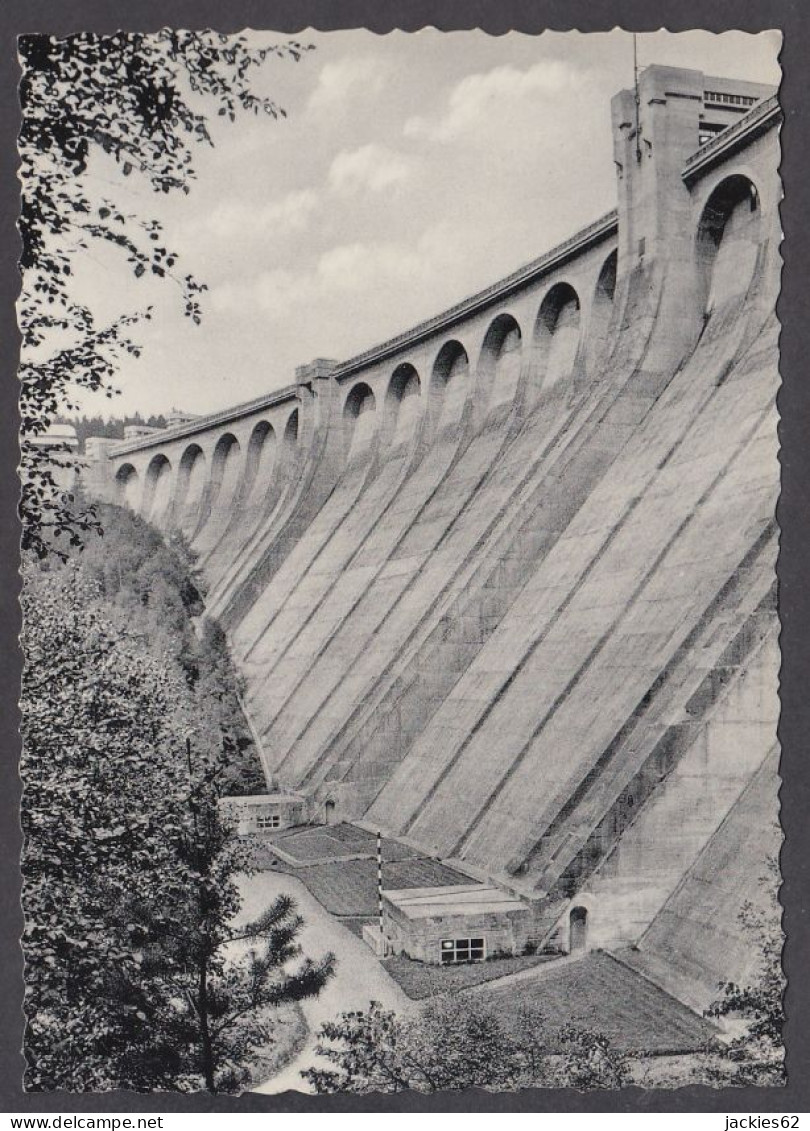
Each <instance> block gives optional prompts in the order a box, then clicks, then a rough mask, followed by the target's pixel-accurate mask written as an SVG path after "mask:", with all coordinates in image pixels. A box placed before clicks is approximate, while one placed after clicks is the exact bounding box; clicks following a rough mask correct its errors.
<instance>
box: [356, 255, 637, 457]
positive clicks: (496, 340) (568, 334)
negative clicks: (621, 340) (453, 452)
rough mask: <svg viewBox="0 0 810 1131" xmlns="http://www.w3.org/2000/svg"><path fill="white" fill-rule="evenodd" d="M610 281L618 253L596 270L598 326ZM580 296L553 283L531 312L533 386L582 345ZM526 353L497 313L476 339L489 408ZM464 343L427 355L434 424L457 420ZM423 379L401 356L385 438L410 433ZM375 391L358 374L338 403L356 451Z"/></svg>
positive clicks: (560, 374)
mask: <svg viewBox="0 0 810 1131" xmlns="http://www.w3.org/2000/svg"><path fill="white" fill-rule="evenodd" d="M615 287H616V252H615V251H612V252H611V253H610V254H609V255H608V256H607V258H606V260H605V262H604V264H603V265H602V268H601V270H600V272H599V276H598V280H597V286H596V293H595V296H594V299H593V309H594V312H595V317H596V318H597V321H598V332H600V333H604V330H605V329H606V327H607V321H608V318H609V316H610V307H611V304H612V301H613V296H614V292H615ZM580 315H581V303H580V298H579V295H578V294H577V291H576V290H575V289H574V287H573V286H572V285H571V284H570V283H567V282H559V283H555V284H554V285H553V286H552V287H551V288H550V289H549V291H548V292H547V293H546V295H545V296H544V298H543V300H542V302H541V304H540V308H539V310H538V313H537V317H536V321H535V325H534V331H533V335H532V338H531V341H530V347H531V349H532V351H533V358H532V360H533V363H534V367H535V369H536V371H537V373H538V376H539V381H538V389H540V388H542V389H550V388H552V387H553V386H555V385H557V384H558V383H559V382H560V381H562V380H563V379H564V378H566V377H568V376H570V374H571V372H572V371H573V368H574V363H575V360H576V356H577V352H578V350H579V345H580V333H581V326H580ZM524 357H525V335H524V332H523V329H522V328H521V326H520V324H519V323H518V320H517V319H516V318H515V316H514V315H512V314H509V313H506V312H504V313H501V314H498V315H497V316H496V317H495V318H494V319H493V320H492V322H491V323H490V325H489V327H488V329H487V331H486V333H485V335H484V339H483V343H482V345H481V349H480V353H479V357H478V364H477V367H476V375H477V381H478V388H479V392H480V393H481V396H482V399H485V401H486V403H485V404H482V407H483V408H485V409H486V410H487V411H490V412H491V411H493V410H494V409H496V408H497V407H498V406H499V405H506V404H509V403H511V402H512V400H513V398H514V396H515V394H516V392H517V389H518V383H519V380H520V375H521V371H522V366H523V362H524ZM470 369H471V365H470V358H469V354H468V351H467V349H466V348H465V346H464V345H463V344H462V342H461V341H459V340H458V339H455V338H453V339H450V340H448V341H446V342H444V343H443V345H442V346H441V348H440V349H439V351H438V353H437V355H436V358H435V360H434V362H433V366H432V370H431V374H430V380H429V383H428V391H427V404H428V409H429V413H430V416H431V418H432V419H433V420H434V421H436V422H437V427H439V428H440V429H445V428H450V427H453V426H456V425H457V424H458V423H459V421H460V419H461V416H462V413H463V411H464V405H465V402H466V399H467V393H468V384H467V379H468V377H469V374H470ZM421 395H422V383H421V379H420V377H419V374H418V373H417V371H416V369H415V367H414V366H413V365H412V364H410V363H408V362H405V363H402V364H400V365H398V366H397V367H396V369H395V370H394V372H393V373H392V375H391V377H390V379H389V382H388V386H387V389H386V391H385V395H384V398H383V414H382V415H383V420H382V429H383V440H384V442H385V443H386V445H387V446H388V445H390V446H394V447H396V446H397V445H398V444H399V443H400V442H404V440H405V439H406V438H407V437H409V436H410V435H411V434H412V431H413V425H414V423H415V420H416V417H417V415H418V413H419V411H420V403H419V402H420V398H421ZM376 409H377V403H376V398H375V394H374V392H373V390H372V388H371V386H370V385H369V383H368V382H367V381H364V380H362V379H361V380H358V381H356V382H355V383H354V385H352V387H351V388H350V389H349V392H348V394H347V396H346V399H345V402H344V409H343V413H344V420H345V421H347V422H348V425H349V427H350V429H351V439H350V452H351V454H352V455H353V456H357V455H359V454H360V453H361V452H362V451H365V450H366V449H367V448H368V445H369V444H370V442H371V437H372V436H373V433H374V429H375V427H376V421H375V416H374V414H375V412H376Z"/></svg>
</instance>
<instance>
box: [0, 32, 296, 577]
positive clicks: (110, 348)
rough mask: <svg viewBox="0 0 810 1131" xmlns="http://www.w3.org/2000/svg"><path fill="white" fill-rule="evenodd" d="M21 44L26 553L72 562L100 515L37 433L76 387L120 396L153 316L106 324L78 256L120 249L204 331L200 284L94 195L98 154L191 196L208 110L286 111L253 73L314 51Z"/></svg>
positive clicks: (61, 452) (175, 42) (136, 37)
mask: <svg viewBox="0 0 810 1131" xmlns="http://www.w3.org/2000/svg"><path fill="white" fill-rule="evenodd" d="M18 42H19V51H20V57H21V60H22V67H23V74H22V80H21V83H20V101H21V104H22V126H21V129H20V134H19V152H20V161H21V167H20V176H21V181H22V200H21V211H20V219H19V230H20V235H21V237H22V252H21V255H20V268H21V272H22V293H21V296H20V301H19V304H18V313H19V323H20V329H21V333H22V351H21V363H20V379H21V393H20V410H21V417H22V427H21V433H22V439H21V449H22V466H23V476H22V479H23V483H22V493H21V501H20V513H21V517H22V520H23V546H24V547H25V548H28V549H31V550H32V551H33V552H34V553H35V554H37V555H38V556H39V557H46V556H48V555H49V554H52V553H54V552H56V553H57V554H61V553H64V550H63V549H62V548H60V541H61V540H62V539H67V541H68V542H69V543H70V544H71V545H78V544H79V543H80V537H81V533H82V532H83V531H86V530H88V529H90V528H92V527H93V526H94V525H95V524H96V519H95V516H94V514H93V512H92V508H88V507H84V508H81V507H77V506H76V505H75V500H74V499H73V498H72V496H71V493H70V491H66V489H65V487H64V486H63V485H62V481H61V480H62V479H63V471H64V470H68V471H69V470H70V469H71V468H72V467H73V466H74V465H75V457H73V456H72V455H71V454H70V452H69V451H68V450H67V449H66V448H59V447H52V448H47V449H46V448H43V447H41V446H39V447H38V446H37V445H36V443H35V442H34V441H35V438H36V437H37V436H41V435H43V434H44V433H45V432H46V430H47V428H48V425H49V423H50V422H51V421H53V420H54V418H55V417H56V415H57V414H58V413H60V412H69V411H72V410H75V409H76V405H75V404H74V403H73V399H72V398H73V396H74V395H75V390H76V389H89V390H94V391H97V390H104V391H105V392H106V393H107V395H109V396H112V395H114V392H115V386H114V380H115V374H116V371H117V367H118V364H119V362H120V360H121V358H122V357H123V356H124V355H125V354H131V355H134V356H137V355H138V353H139V346H138V345H137V343H136V342H135V341H134V339H133V337H132V331H133V328H134V326H135V325H136V323H138V322H139V321H140V320H142V319H148V318H149V317H150V313H151V311H150V309H149V308H147V309H145V310H142V311H134V312H133V311H130V312H123V313H122V314H121V315H120V317H118V318H117V319H114V320H113V321H112V322H109V323H107V324H106V325H99V324H98V322H97V320H96V318H95V317H94V315H93V312H92V311H91V310H90V309H88V308H87V306H85V305H82V304H81V303H80V302H78V301H76V299H75V298H74V297H73V296H72V294H71V284H72V280H73V277H74V275H75V266H76V258H77V256H81V255H82V254H84V253H86V252H87V251H88V249H89V247H90V245H91V243H93V242H98V243H100V244H101V245H104V246H108V247H111V248H114V249H116V250H117V251H119V252H120V253H121V255H122V256H123V259H124V261H125V263H126V264H127V266H128V268H129V269H130V270H131V271H132V272H133V274H134V275H135V276H136V277H137V278H142V277H144V276H146V277H155V278H159V279H167V280H172V281H173V282H174V283H175V284H176V285H177V287H178V288H179V292H180V295H181V297H182V301H183V304H184V308H185V313H186V314H187V315H188V317H190V318H191V319H192V321H194V322H195V323H197V322H199V321H200V318H201V308H200V294H201V292H202V291H203V290H204V289H205V288H204V285H203V284H202V283H199V282H197V281H196V280H195V279H194V278H193V277H192V276H191V275H188V274H185V275H183V274H181V273H180V272H179V269H178V264H177V255H176V253H174V252H173V251H171V249H170V248H168V247H167V246H166V244H165V241H164V238H163V232H162V229H161V225H160V224H159V223H158V222H157V221H155V220H150V219H148V218H144V217H138V216H135V215H132V214H130V213H127V212H126V211H125V210H123V209H122V208H121V207H120V206H119V205H118V204H117V203H116V201H115V200H114V199H112V198H110V199H103V200H99V201H95V200H93V199H91V193H90V191H89V189H88V185H87V176H86V174H87V172H88V165H89V162H90V160H91V157H93V155H94V154H95V155H98V156H100V155H106V159H107V161H108V162H109V163H111V164H112V165H113V168H114V169H115V170H116V172H117V174H120V176H122V177H129V176H132V175H134V176H136V177H137V176H140V177H142V178H144V179H145V180H146V182H147V183H148V184H149V185H150V186H151V188H152V189H154V191H155V192H160V193H170V192H177V191H179V192H185V193H187V192H188V191H189V189H190V186H191V184H192V182H193V180H194V177H195V170H194V165H193V150H194V147H195V146H196V145H198V144H208V145H210V144H212V139H211V133H210V131H209V126H208V119H207V117H206V111H207V112H208V113H209V114H210V113H213V112H214V111H215V112H216V115H217V116H218V117H222V118H224V119H226V120H228V121H231V122H232V121H234V120H235V118H236V114H237V112H238V111H246V112H251V113H254V114H259V113H261V114H265V115H268V116H269V117H271V118H277V117H278V116H279V115H283V113H284V111H283V110H281V109H280V107H278V106H277V105H276V104H275V102H273V101H272V100H271V99H267V98H262V97H260V96H258V95H256V94H255V93H254V91H253V89H252V86H251V78H252V75H253V73H254V72H255V70H256V68H257V67H259V66H260V65H261V64H263V63H264V62H265V60H266V59H267V58H269V57H270V56H275V57H277V58H290V59H294V60H297V59H299V58H300V57H301V55H302V53H303V52H304V51H305V50H308V48H307V47H305V46H303V45H301V44H299V43H297V42H294V41H290V42H288V43H286V44H281V45H279V44H271V45H267V46H263V47H261V48H260V49H255V48H251V47H249V46H248V42H247V40H246V38H245V37H244V36H225V35H217V34H216V33H214V32H210V31H202V32H193V31H176V30H170V29H168V28H164V29H163V30H161V31H159V32H156V33H154V34H148V35H146V34H141V33H132V32H119V33H117V34H116V35H112V36H108V37H100V36H97V35H91V34H89V33H81V34H77V35H71V36H67V37H66V38H64V39H56V38H54V37H51V36H46V35H24V36H21V37H20V39H19V41H18ZM48 533H50V534H52V535H53V536H54V537H47V536H46V535H47V534H48Z"/></svg>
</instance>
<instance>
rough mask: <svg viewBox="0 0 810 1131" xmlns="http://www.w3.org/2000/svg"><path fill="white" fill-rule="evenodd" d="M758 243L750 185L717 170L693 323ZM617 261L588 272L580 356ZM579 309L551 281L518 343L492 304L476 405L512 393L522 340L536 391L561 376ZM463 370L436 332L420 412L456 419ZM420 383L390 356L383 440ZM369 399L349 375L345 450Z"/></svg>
mask: <svg viewBox="0 0 810 1131" xmlns="http://www.w3.org/2000/svg"><path fill="white" fill-rule="evenodd" d="M761 243H762V231H761V223H760V207H759V193H758V191H757V189H756V187H755V185H754V184H753V182H752V181H751V180H750V179H749V178H748V177H746V176H743V175H741V174H734V175H732V176H730V177H727V178H725V179H724V180H723V181H721V182H720V183H719V184H718V185H717V186H716V188H715V189H714V190H713V191H712V193H711V194H710V196H709V199H708V201H707V203H706V205H705V206H704V208H703V210H702V213H701V216H700V220H699V223H698V226H697V233H696V247H695V262H696V267H697V279H696V283H697V285H696V288H695V303H696V308H695V312H694V313H695V319H696V323H697V322H698V321H699V320H700V318H706V317H707V316H708V315H709V314H711V313H712V312H713V311H715V310H717V309H719V308H720V307H721V306H724V305H726V304H728V303H729V302H731V301H733V300H735V299H738V298H739V297H740V296H741V295H742V294H744V293H745V291H747V289H748V287H749V286H750V284H751V280H752V278H753V276H754V273H755V271H756V267H757V262H758V256H759V252H760V247H761ZM617 265H618V261H617V252H616V251H615V250H614V251H612V252H611V253H610V254H609V255H608V256H607V258H606V259H605V260H604V262H603V264H602V267H601V269H600V271H599V274H598V276H597V281H596V286H595V288H594V292H593V295H592V299H591V308H590V318H589V324H588V339H589V348H588V351H586V354H585V362H586V364H588V363H589V362H590V361H592V360H593V355H594V354H595V353H596V352H597V350H598V349H599V347H600V345H601V344H603V343H604V341H605V338H606V334H607V330H608V325H609V321H610V317H611V312H612V308H613V301H614V297H615V293H616V278H617ZM581 316H582V303H581V301H580V296H579V294H578V293H577V291H576V290H575V288H574V287H573V286H572V285H571V283H568V282H565V281H562V282H557V283H555V284H554V285H553V286H552V287H551V288H550V289H549V291H548V292H547V293H546V294H545V296H544V297H543V299H542V302H541V303H540V307H539V310H538V312H537V316H536V318H535V322H534V327H533V330H532V334H531V337H530V339H529V341H528V345H527V340H526V337H525V335H524V332H523V330H522V328H521V326H520V325H519V324H518V321H517V319H516V318H515V317H514V316H513V315H512V314H508V313H501V314H498V315H497V316H496V317H495V318H494V319H493V321H492V322H491V323H490V325H489V327H488V329H487V331H486V334H485V335H484V340H483V343H482V346H481V349H480V354H479V358H478V365H477V369H476V373H477V379H478V382H479V384H478V388H477V399H478V400H479V401H481V402H484V407H485V408H486V410H487V411H492V410H493V409H494V408H497V407H498V405H501V404H503V405H505V404H508V403H511V402H512V400H513V398H514V395H515V393H516V392H517V387H518V381H519V379H520V373H521V368H522V366H523V364H524V360H525V359H526V353H527V348H528V350H530V351H531V356H530V358H529V359H528V360H529V362H530V364H531V366H532V369H533V373H534V379H535V382H536V387H535V391H536V392H539V391H541V390H542V391H547V390H549V389H552V388H553V387H555V386H557V385H559V384H560V382H562V381H564V380H565V378H567V377H569V376H570V375H571V373H572V372H573V369H574V366H575V363H576V360H577V356H578V353H579V352H580V348H581V347H580V341H581V335H582V324H581ZM589 354H590V356H589ZM469 371H470V359H469V356H468V353H467V350H466V349H465V347H464V346H463V345H462V343H461V342H460V341H458V340H456V339H452V340H450V341H447V342H445V343H444V345H443V346H442V347H441V349H440V350H439V352H438V354H437V356H436V359H435V361H434V363H433V367H432V371H431V374H430V380H429V385H428V394H427V403H428V411H429V414H430V416H431V417H432V418H433V419H440V427H445V426H448V425H453V424H457V423H458V421H459V419H460V417H461V413H462V411H463V407H464V402H465V398H466V393H467V389H466V384H467V383H466V378H467V376H468V375H469ZM421 391H422V390H421V383H420V378H419V375H418V374H417V372H416V370H415V369H414V367H413V366H412V365H409V364H403V365H400V366H398V367H397V369H396V370H395V371H394V373H393V374H392V376H391V379H390V382H389V385H388V389H387V391H386V394H385V403H384V409H385V411H384V417H383V429H384V434H385V439H386V441H388V442H392V443H396V442H397V438H398V437H399V436H400V435H404V434H405V433H406V432H407V431H408V428H409V424H410V423H411V421H412V417H413V415H414V409H415V405H414V403H412V402H411V403H410V405H409V408H408V411H405V412H403V405H408V398H409V397H419V396H420V395H421ZM375 409H376V402H375V396H374V393H373V391H372V389H371V387H370V385H369V384H368V383H367V382H365V381H363V380H360V381H358V382H357V383H355V384H354V385H353V386H352V388H351V389H350V391H349V393H348V396H347V398H346V401H345V406H344V416H345V418H348V420H349V421H350V424H351V425H352V427H353V431H352V440H351V449H352V451H357V450H360V449H363V450H364V449H365V448H367V446H368V444H369V443H370V438H371V435H372V434H373V429H374V426H375V425H374V417H373V414H374V412H375ZM358 422H359V426H358Z"/></svg>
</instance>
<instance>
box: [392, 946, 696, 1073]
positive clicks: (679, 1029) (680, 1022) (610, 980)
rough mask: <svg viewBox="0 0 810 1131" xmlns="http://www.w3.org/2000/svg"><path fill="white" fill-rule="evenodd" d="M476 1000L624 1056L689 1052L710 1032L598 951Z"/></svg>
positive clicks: (493, 989) (484, 993)
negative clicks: (591, 1037)
mask: <svg viewBox="0 0 810 1131" xmlns="http://www.w3.org/2000/svg"><path fill="white" fill-rule="evenodd" d="M406 992H407V991H406ZM480 999H481V1000H482V1001H485V1002H487V1003H488V1004H489V1005H490V1006H491V1007H492V1009H493V1010H495V1011H496V1012H503V1014H504V1015H505V1017H506V1018H509V1017H513V1016H514V1013H515V1009H516V1008H517V1007H518V1006H520V1005H527V1006H531V1007H533V1008H536V1009H539V1010H541V1011H542V1012H543V1013H544V1014H545V1016H546V1018H547V1020H548V1027H549V1029H550V1030H557V1029H559V1028H562V1026H564V1025H569V1024H570V1025H576V1026H579V1027H581V1028H584V1029H596V1030H599V1031H600V1032H602V1033H604V1034H605V1036H606V1037H608V1038H609V1039H610V1041H611V1042H612V1043H613V1044H614V1045H615V1046H616V1047H617V1048H620V1049H623V1050H626V1051H628V1052H631V1051H643V1052H651V1053H664V1052H689V1051H692V1050H695V1049H699V1048H702V1047H703V1045H704V1044H705V1043H706V1041H707V1040H708V1039H709V1037H711V1035H712V1034H713V1033H715V1032H716V1030H715V1028H714V1026H713V1025H711V1024H710V1023H709V1022H708V1021H707V1020H706V1019H705V1018H702V1017H698V1016H697V1015H696V1014H694V1013H692V1012H691V1010H689V1009H687V1008H686V1006H685V1005H681V1003H680V1002H679V1001H676V1000H675V998H673V997H670V996H669V994H666V993H664V991H663V990H659V989H658V988H657V987H656V986H654V985H653V984H652V983H651V982H648V981H647V980H646V979H645V978H642V977H641V976H640V975H638V974H636V973H635V972H634V971H631V970H628V969H627V967H625V966H622V965H621V964H620V963H618V962H616V961H615V960H614V959H612V958H611V957H610V956H609V955H607V954H603V953H600V952H598V951H595V952H594V953H592V954H589V955H587V956H586V957H585V958H583V959H581V960H580V961H579V962H572V963H570V964H566V965H563V966H559V967H558V968H556V969H553V968H549V969H547V970H543V971H540V970H539V971H538V972H537V977H530V978H524V979H521V980H520V981H518V982H515V983H513V984H512V985H509V984H507V985H504V986H492V987H491V988H488V989H484V990H482V991H481V995H480Z"/></svg>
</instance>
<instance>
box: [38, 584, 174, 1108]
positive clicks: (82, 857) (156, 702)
mask: <svg viewBox="0 0 810 1131" xmlns="http://www.w3.org/2000/svg"><path fill="white" fill-rule="evenodd" d="M97 595H98V594H97V589H96V587H95V586H94V585H93V584H92V583H88V582H87V581H86V579H85V578H84V577H82V575H81V573H80V572H79V571H77V570H75V569H73V568H70V567H68V568H67V569H66V570H64V571H60V572H59V573H53V572H48V573H42V572H40V571H38V570H35V569H32V568H30V567H29V569H28V570H27V571H26V577H25V585H24V588H23V595H22V603H23V613H24V622H23V635H22V640H23V647H24V649H25V655H26V666H25V669H24V673H23V683H22V693H21V711H22V734H23V756H22V762H21V773H22V777H23V785H24V793H23V805H22V825H23V832H24V835H25V846H24V851H23V857H22V871H23V908H24V912H25V931H24V937H23V946H24V952H25V959H26V1012H27V1015H28V1027H27V1033H26V1056H27V1059H28V1071H27V1075H26V1083H27V1086H28V1087H30V1088H33V1089H37V1090H40V1089H43V1088H44V1089H51V1088H57V1087H61V1088H65V1089H67V1090H70V1091H83V1090H87V1089H96V1088H104V1087H113V1086H116V1084H117V1083H118V1082H119V1071H118V1067H117V1066H118V1064H119V1062H120V1060H121V1058H122V1056H123V1055H124V1054H125V1052H126V1050H127V1048H128V1046H130V1045H134V1044H135V1043H137V1042H138V1041H140V1040H143V1039H145V1037H146V1036H147V1033H148V1020H149V1016H150V1014H151V1013H152V1012H153V1009H154V1007H155V1005H156V997H155V994H154V993H153V992H152V990H153V988H154V987H150V984H149V983H148V982H146V981H144V980H143V979H142V977H141V971H140V965H139V958H138V948H137V947H136V945H135V941H134V939H133V934H134V932H135V931H136V930H139V929H140V928H139V925H138V924H137V923H135V922H134V921H129V920H127V919H125V918H124V919H122V918H120V916H119V914H118V909H119V908H120V907H121V906H122V903H123V901H124V900H125V899H126V900H132V899H133V898H137V897H138V896H140V897H141V898H143V899H144V900H147V899H150V898H151V893H153V892H154V893H156V894H159V896H160V898H161V899H164V900H165V909H166V911H165V913H166V914H168V915H171V913H172V911H171V909H172V907H173V905H174V904H175V902H176V896H177V893H178V890H179V889H180V888H181V887H182V882H183V877H182V875H179V874H178V873H177V871H176V869H175V868H174V867H173V865H174V864H175V853H174V850H173V843H174V842H175V841H176V839H177V838H179V836H180V834H181V830H182V826H183V823H184V821H185V819H186V818H185V808H186V807H185V803H184V795H185V793H186V792H187V782H186V780H185V773H184V771H183V767H182V765H181V764H178V762H177V760H176V759H173V758H172V756H171V754H172V751H173V749H174V748H175V747H177V745H178V744H180V743H181V742H182V730H181V727H182V685H181V684H180V682H179V681H178V680H177V678H176V675H174V673H172V672H171V671H170V670H168V668H167V666H166V665H165V664H163V663H161V662H160V661H156V660H155V659H154V658H153V657H152V656H150V655H149V653H148V651H147V649H146V648H145V647H143V645H142V644H141V643H140V642H139V641H138V640H137V639H134V638H128V637H127V636H126V635H123V636H122V634H121V633H120V631H119V630H118V628H117V627H114V626H112V625H111V624H110V623H109V622H108V621H105V618H104V617H103V615H101V614H100V613H99V611H98V609H97V607H96V604H95V601H96V598H97Z"/></svg>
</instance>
